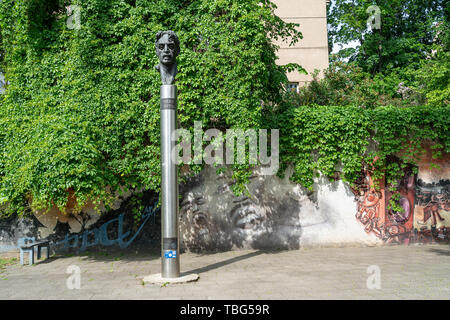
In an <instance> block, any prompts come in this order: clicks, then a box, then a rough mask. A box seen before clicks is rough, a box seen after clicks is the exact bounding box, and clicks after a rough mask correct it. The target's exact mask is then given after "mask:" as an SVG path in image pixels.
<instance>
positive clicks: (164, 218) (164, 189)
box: [161, 84, 180, 278]
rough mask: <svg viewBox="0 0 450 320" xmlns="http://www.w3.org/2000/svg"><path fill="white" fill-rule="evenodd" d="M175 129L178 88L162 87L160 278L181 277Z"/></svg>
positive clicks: (173, 86)
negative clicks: (174, 158)
mask: <svg viewBox="0 0 450 320" xmlns="http://www.w3.org/2000/svg"><path fill="white" fill-rule="evenodd" d="M176 129H177V87H176V86H175V85H172V84H169V85H168V84H166V85H162V86H161V193H162V209H161V213H162V215H161V238H162V240H161V241H162V243H161V246H162V248H161V258H162V264H161V277H162V278H178V277H179V276H180V254H179V241H178V211H179V209H178V171H177V165H176V164H175V163H174V161H172V159H171V151H172V150H174V147H175V141H172V139H171V136H172V133H173V132H174V131H175V130H176Z"/></svg>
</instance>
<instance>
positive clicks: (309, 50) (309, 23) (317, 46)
mask: <svg viewBox="0 0 450 320" xmlns="http://www.w3.org/2000/svg"><path fill="white" fill-rule="evenodd" d="M273 2H274V3H275V4H276V5H277V7H278V8H277V9H276V10H275V14H276V15H277V16H279V17H280V18H282V19H283V20H285V21H286V22H293V23H298V24H300V27H299V28H298V30H299V31H300V32H302V34H303V39H302V40H300V42H299V43H297V44H296V45H295V46H292V47H289V45H288V44H287V43H284V42H281V41H278V42H276V44H277V45H279V46H280V49H279V51H278V56H279V60H278V63H279V64H287V63H298V64H300V65H301V66H302V67H303V68H305V69H306V71H308V73H309V74H308V75H303V74H299V73H289V74H288V78H289V81H290V82H298V83H300V85H302V84H304V83H305V82H308V81H311V80H312V76H311V74H312V72H314V70H315V69H318V70H324V69H326V68H328V33H327V9H326V6H327V1H326V0H274V1H273Z"/></svg>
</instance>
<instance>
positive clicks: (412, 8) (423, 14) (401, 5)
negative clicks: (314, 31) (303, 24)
mask: <svg viewBox="0 0 450 320" xmlns="http://www.w3.org/2000/svg"><path fill="white" fill-rule="evenodd" d="M372 5H376V6H378V7H379V9H380V14H381V16H380V18H381V27H380V28H379V29H378V28H373V29H372V30H371V28H369V27H368V25H367V22H368V21H370V16H371V14H370V12H367V10H368V8H369V7H370V6H372ZM448 18H449V6H448V1H444V0H333V1H332V3H331V5H330V6H329V7H328V23H329V39H330V42H331V43H332V44H336V45H345V44H349V43H351V42H353V41H356V42H357V43H358V45H357V47H356V48H350V49H343V50H341V52H340V54H339V56H341V57H342V58H349V60H350V61H355V62H356V63H357V64H358V65H359V66H360V67H362V68H363V70H364V71H366V72H370V73H371V74H375V73H377V72H381V73H384V74H385V73H389V72H391V71H392V69H395V68H400V69H402V68H405V67H411V66H416V67H418V64H419V63H420V61H421V60H423V59H425V58H426V57H427V55H429V54H430V52H431V48H432V44H433V41H434V39H435V36H436V33H437V28H436V25H437V24H439V23H441V24H444V25H446V27H447V28H448Z"/></svg>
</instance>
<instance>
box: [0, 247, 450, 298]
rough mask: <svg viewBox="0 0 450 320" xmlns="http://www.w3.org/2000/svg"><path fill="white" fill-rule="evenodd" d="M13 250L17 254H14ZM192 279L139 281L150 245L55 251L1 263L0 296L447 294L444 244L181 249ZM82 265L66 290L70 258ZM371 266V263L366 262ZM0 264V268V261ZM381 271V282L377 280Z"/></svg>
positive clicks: (156, 265) (147, 268)
mask: <svg viewBox="0 0 450 320" xmlns="http://www.w3.org/2000/svg"><path fill="white" fill-rule="evenodd" d="M15 255H17V254H15ZM181 263H182V271H184V272H188V273H189V272H195V273H199V274H200V280H199V281H198V282H196V283H188V284H182V285H166V286H157V285H149V284H146V285H143V282H142V278H143V277H144V276H146V275H149V274H152V273H159V272H160V260H159V257H158V255H157V254H156V253H141V252H139V253H136V252H128V253H127V254H122V255H121V254H120V253H109V254H107V255H106V254H101V253H95V254H94V253H91V254H86V255H84V256H58V257H56V256H55V257H52V258H50V259H49V260H47V261H45V260H44V261H42V260H41V261H40V262H39V263H38V264H36V265H34V266H21V265H19V264H18V263H15V264H12V265H8V266H6V268H3V270H0V299H277V300H279V299H282V300H285V299H449V298H450V280H449V279H450V246H446V245H421V246H388V247H345V248H315V249H302V250H296V251H280V252H265V251H256V250H255V251H237V252H236V251H235V252H226V253H217V254H208V255H196V254H191V253H186V254H182V255H181ZM71 265H75V266H78V267H79V268H80V270H81V287H80V289H73V290H70V289H68V287H67V279H68V278H69V277H70V276H71V275H70V274H67V273H66V270H67V268H68V267H69V266H71ZM371 266H372V267H371ZM0 269H1V268H0ZM377 271H379V272H380V273H379V279H380V289H376V288H375V289H368V283H369V285H371V286H376V284H377V282H376V280H377Z"/></svg>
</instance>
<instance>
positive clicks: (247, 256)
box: [182, 251, 267, 276]
mask: <svg viewBox="0 0 450 320" xmlns="http://www.w3.org/2000/svg"><path fill="white" fill-rule="evenodd" d="M263 253H267V252H263V251H257V252H251V253H247V254H244V255H242V256H238V257H233V258H230V259H227V260H224V261H220V262H216V263H214V264H210V265H209V266H205V267H201V268H197V269H194V270H191V271H187V272H183V274H182V275H183V276H185V275H188V274H192V273H203V272H207V271H211V270H214V269H217V268H220V267H223V266H226V265H229V264H232V263H235V262H238V261H242V260H245V259H250V258H253V257H256V256H259V255H261V254H263Z"/></svg>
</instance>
